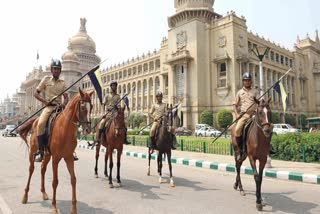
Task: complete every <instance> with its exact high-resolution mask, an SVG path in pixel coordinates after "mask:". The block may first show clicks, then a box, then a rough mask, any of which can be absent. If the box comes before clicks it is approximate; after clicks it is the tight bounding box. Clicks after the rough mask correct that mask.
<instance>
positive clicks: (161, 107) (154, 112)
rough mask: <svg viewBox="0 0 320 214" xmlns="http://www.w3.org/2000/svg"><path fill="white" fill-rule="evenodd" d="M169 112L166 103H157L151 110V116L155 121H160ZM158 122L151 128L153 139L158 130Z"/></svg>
mask: <svg viewBox="0 0 320 214" xmlns="http://www.w3.org/2000/svg"><path fill="white" fill-rule="evenodd" d="M166 110H167V104H165V103H160V104H159V103H155V104H153V105H152V107H151V110H150V116H151V117H152V118H153V119H158V118H160V117H161V116H162V115H164V113H165V112H166ZM157 125H158V122H157V121H154V122H153V124H152V126H151V130H150V137H153V136H154V134H155V131H156V128H157Z"/></svg>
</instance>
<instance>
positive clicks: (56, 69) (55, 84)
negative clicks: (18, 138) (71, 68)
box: [34, 60, 69, 162]
mask: <svg viewBox="0 0 320 214" xmlns="http://www.w3.org/2000/svg"><path fill="white" fill-rule="evenodd" d="M61 67H62V66H61V62H60V60H52V62H51V74H52V76H51V77H50V76H45V77H44V78H43V79H42V80H41V82H40V83H39V85H38V86H37V88H36V92H35V94H34V97H35V98H36V99H37V100H39V101H40V102H42V103H43V104H44V105H45V106H46V107H45V108H44V109H43V111H42V112H41V115H40V117H39V121H38V126H37V138H38V151H37V152H36V153H35V154H34V157H35V160H34V161H35V162H41V161H42V159H43V155H44V147H45V146H47V137H46V134H45V127H46V124H47V121H48V119H49V116H50V114H51V113H52V111H53V110H54V109H55V108H56V106H59V105H60V106H61V107H62V108H64V107H65V106H66V105H67V103H68V101H69V98H68V94H67V93H63V101H64V102H63V103H62V101H61V96H59V97H57V96H58V95H60V94H61V93H62V92H63V91H65V89H66V88H67V85H66V83H65V81H64V80H62V79H59V76H60V74H61ZM41 92H44V94H45V96H44V97H42V95H41ZM36 156H38V158H36Z"/></svg>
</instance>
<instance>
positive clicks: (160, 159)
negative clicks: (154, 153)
mask: <svg viewBox="0 0 320 214" xmlns="http://www.w3.org/2000/svg"><path fill="white" fill-rule="evenodd" d="M157 160H158V173H159V183H160V184H161V183H162V152H160V151H159V153H158V158H157Z"/></svg>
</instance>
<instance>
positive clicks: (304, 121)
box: [298, 114, 308, 128]
mask: <svg viewBox="0 0 320 214" xmlns="http://www.w3.org/2000/svg"><path fill="white" fill-rule="evenodd" d="M298 118H299V120H298V124H299V128H304V127H306V126H307V124H308V121H307V115H305V114H300V115H299V117H298Z"/></svg>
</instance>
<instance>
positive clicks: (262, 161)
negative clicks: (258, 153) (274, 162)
mask: <svg viewBox="0 0 320 214" xmlns="http://www.w3.org/2000/svg"><path fill="white" fill-rule="evenodd" d="M266 162H267V158H263V159H260V160H259V175H258V176H257V177H256V176H255V177H254V179H255V181H256V199H257V201H256V207H257V210H258V211H262V207H263V205H262V203H261V202H262V198H261V184H262V178H263V169H264V166H265V165H266Z"/></svg>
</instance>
